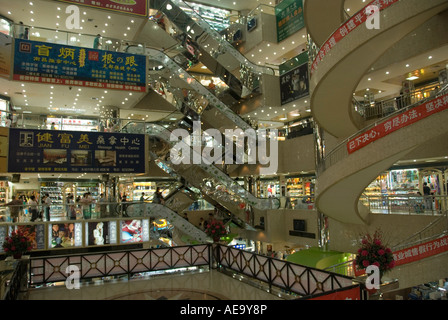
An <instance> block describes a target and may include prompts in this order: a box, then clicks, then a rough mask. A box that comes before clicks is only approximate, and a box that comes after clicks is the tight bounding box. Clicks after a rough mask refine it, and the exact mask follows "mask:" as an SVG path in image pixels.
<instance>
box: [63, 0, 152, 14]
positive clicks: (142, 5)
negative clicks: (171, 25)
mask: <svg viewBox="0 0 448 320" xmlns="http://www.w3.org/2000/svg"><path fill="white" fill-rule="evenodd" d="M57 1H60V2H68V3H73V4H77V5H82V6H88V7H93V8H99V9H105V10H111V11H117V12H121V13H129V14H133V15H137V16H147V15H148V6H147V2H148V1H147V0H95V1H91V0H57Z"/></svg>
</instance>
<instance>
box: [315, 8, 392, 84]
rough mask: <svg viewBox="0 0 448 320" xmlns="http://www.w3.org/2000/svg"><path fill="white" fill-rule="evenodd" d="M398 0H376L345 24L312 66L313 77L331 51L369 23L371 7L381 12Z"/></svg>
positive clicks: (322, 49) (320, 52)
mask: <svg viewBox="0 0 448 320" xmlns="http://www.w3.org/2000/svg"><path fill="white" fill-rule="evenodd" d="M395 2H398V0H374V1H372V2H370V3H369V4H368V5H367V6H365V7H364V8H363V9H362V10H360V11H359V12H358V13H357V14H355V15H354V16H353V17H352V18H351V19H350V20H348V21H347V22H346V23H344V24H343V25H342V26H341V27H340V28H339V29H338V30H336V32H335V33H333V35H332V36H331V37H330V39H329V40H327V42H325V43H324V44H323V45H322V47H321V48H320V50H319V52H318V54H317V56H316V58H315V59H314V62H313V64H312V66H311V75H312V74H313V73H314V71H315V70H316V68H317V66H318V64H319V63H320V62H321V61H322V59H323V58H324V57H325V56H326V55H327V54H328V53H329V52H330V50H331V49H333V47H334V46H335V45H336V44H337V43H338V42H339V41H341V40H342V39H344V38H345V37H346V36H347V35H348V34H349V33H350V32H352V31H353V30H355V29H356V28H357V27H359V26H360V25H362V24H364V22H366V21H367V18H368V17H369V16H370V15H371V13H370V12H367V8H368V7H369V6H377V7H378V9H379V10H380V11H382V10H384V9H386V8H388V7H390V6H391V5H393V4H394V3H395Z"/></svg>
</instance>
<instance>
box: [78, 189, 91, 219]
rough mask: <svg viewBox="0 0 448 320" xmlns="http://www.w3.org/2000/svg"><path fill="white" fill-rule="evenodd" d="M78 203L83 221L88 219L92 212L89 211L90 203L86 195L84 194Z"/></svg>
mask: <svg viewBox="0 0 448 320" xmlns="http://www.w3.org/2000/svg"><path fill="white" fill-rule="evenodd" d="M79 203H80V204H81V205H82V214H83V216H84V219H90V218H91V216H92V212H91V211H90V204H91V203H92V202H91V201H90V199H89V195H88V193H84V196H83V197H82V199H81V200H80V201H79Z"/></svg>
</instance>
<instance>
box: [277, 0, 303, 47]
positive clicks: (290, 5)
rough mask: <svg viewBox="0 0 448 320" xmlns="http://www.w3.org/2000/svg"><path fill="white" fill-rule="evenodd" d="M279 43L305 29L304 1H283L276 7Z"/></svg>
mask: <svg viewBox="0 0 448 320" xmlns="http://www.w3.org/2000/svg"><path fill="white" fill-rule="evenodd" d="M275 17H276V20H277V42H281V41H283V40H285V39H286V38H288V37H289V36H292V35H293V34H295V33H296V32H297V31H299V30H300V29H302V28H304V27H305V19H304V17H303V0H283V1H282V2H281V3H280V4H278V5H277V6H276V7H275Z"/></svg>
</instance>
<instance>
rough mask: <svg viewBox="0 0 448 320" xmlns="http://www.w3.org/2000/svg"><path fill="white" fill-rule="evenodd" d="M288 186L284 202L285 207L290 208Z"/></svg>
mask: <svg viewBox="0 0 448 320" xmlns="http://www.w3.org/2000/svg"><path fill="white" fill-rule="evenodd" d="M290 190H291V189H290V188H288V190H287V191H286V203H285V209H291V193H290Z"/></svg>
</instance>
